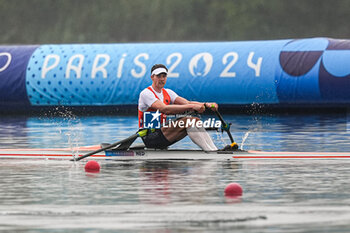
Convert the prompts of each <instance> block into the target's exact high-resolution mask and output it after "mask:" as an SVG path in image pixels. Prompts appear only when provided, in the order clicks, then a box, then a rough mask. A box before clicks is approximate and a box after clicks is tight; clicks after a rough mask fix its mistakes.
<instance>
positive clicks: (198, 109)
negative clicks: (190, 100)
mask: <svg viewBox="0 0 350 233" xmlns="http://www.w3.org/2000/svg"><path fill="white" fill-rule="evenodd" d="M192 109H193V110H194V111H196V112H198V113H202V112H204V111H205V107H204V104H192Z"/></svg>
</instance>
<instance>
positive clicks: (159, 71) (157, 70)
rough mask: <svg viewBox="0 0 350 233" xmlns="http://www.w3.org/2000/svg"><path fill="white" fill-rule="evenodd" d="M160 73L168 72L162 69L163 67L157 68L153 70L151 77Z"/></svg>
mask: <svg viewBox="0 0 350 233" xmlns="http://www.w3.org/2000/svg"><path fill="white" fill-rule="evenodd" d="M161 73H165V74H168V71H167V70H166V69H165V68H163V67H159V68H157V69H155V70H153V72H152V75H154V74H155V75H159V74H161Z"/></svg>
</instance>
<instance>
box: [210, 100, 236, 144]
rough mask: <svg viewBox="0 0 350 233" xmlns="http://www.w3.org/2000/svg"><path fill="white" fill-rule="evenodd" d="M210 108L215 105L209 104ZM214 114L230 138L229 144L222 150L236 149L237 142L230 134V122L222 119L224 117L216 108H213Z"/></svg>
mask: <svg viewBox="0 0 350 233" xmlns="http://www.w3.org/2000/svg"><path fill="white" fill-rule="evenodd" d="M204 106H205V107H206V108H207V105H206V104H204ZM210 108H215V106H210ZM214 112H215V114H216V115H217V116H218V117H219V119H220V121H221V124H222V126H221V128H222V129H223V130H225V131H226V133H227V135H228V137H229V138H230V140H231V144H230V145H227V146H226V147H225V148H224V149H223V150H237V149H238V144H237V143H236V142H235V141H234V140H233V137H232V134H231V132H230V127H231V126H230V124H227V123H226V122H225V120H224V118H222V116H221V114H220V113H219V111H218V110H214Z"/></svg>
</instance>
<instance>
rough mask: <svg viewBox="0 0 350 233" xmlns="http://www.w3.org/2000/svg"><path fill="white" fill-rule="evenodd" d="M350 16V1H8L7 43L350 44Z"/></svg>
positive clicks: (4, 17) (2, 10) (0, 2)
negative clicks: (328, 40)
mask: <svg viewBox="0 0 350 233" xmlns="http://www.w3.org/2000/svg"><path fill="white" fill-rule="evenodd" d="M348 9H350V1H348V0H334V1H329V0H293V1H290V0H26V1H23V0H0V29H1V36H0V43H1V44H48V43H118V42H153V41H155V42H162V41H235V40H270V39H282V38H306V37H334V38H350V29H349V27H348V25H347V23H348V22H350V14H348Z"/></svg>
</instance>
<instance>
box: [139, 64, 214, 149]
mask: <svg viewBox="0 0 350 233" xmlns="http://www.w3.org/2000/svg"><path fill="white" fill-rule="evenodd" d="M167 74H168V69H167V67H166V66H165V65H163V64H156V65H154V66H153V67H152V69H151V79H152V85H151V86H149V87H147V88H145V89H144V90H143V91H142V92H141V93H140V97H139V103H138V112H139V114H138V118H139V128H140V129H143V128H144V126H145V125H144V124H145V123H146V122H144V116H145V114H148V113H149V112H155V113H153V117H160V121H161V123H164V122H165V121H166V115H170V114H172V115H175V114H179V113H184V112H186V111H195V112H198V113H202V112H204V111H205V109H206V108H210V109H211V110H213V111H216V110H217V109H218V104H217V103H201V102H196V101H189V100H187V99H185V98H183V97H181V96H179V95H177V94H176V93H175V92H174V91H173V90H171V89H168V88H164V86H165V84H166V81H167ZM153 117H152V118H153ZM199 120H200V119H199V118H197V117H193V116H183V117H180V118H178V119H176V120H174V121H177V122H178V124H169V125H163V126H164V127H160V128H156V129H152V130H149V131H148V133H147V135H145V136H143V137H141V138H142V140H143V142H144V144H145V145H146V147H147V148H155V149H165V148H167V147H168V146H170V145H172V144H174V143H175V142H177V141H180V140H181V139H183V138H184V137H185V136H186V135H188V136H189V137H190V138H191V140H192V141H193V142H194V143H195V144H197V145H198V146H199V147H200V148H202V149H203V150H204V151H216V150H217V147H216V146H215V144H214V143H213V141H212V139H211V137H210V135H209V134H208V132H207V131H206V130H205V129H204V128H203V127H196V126H194V127H193V124H192V125H191V124H186V123H187V122H189V121H190V122H197V121H199ZM173 123H174V122H173ZM180 123H181V124H180Z"/></svg>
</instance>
